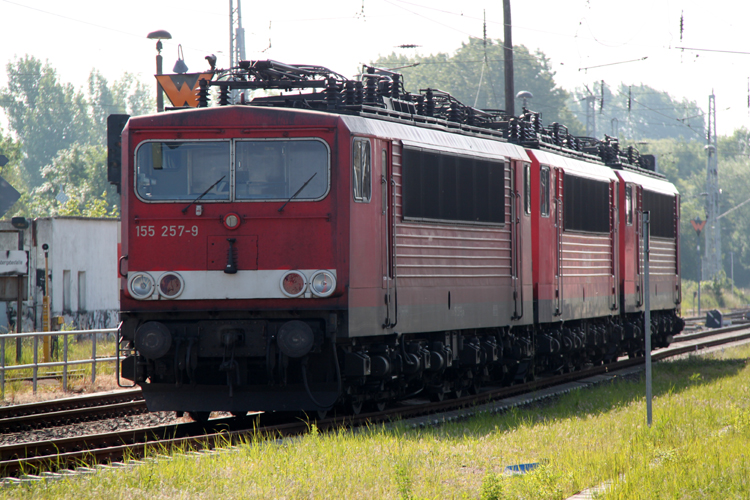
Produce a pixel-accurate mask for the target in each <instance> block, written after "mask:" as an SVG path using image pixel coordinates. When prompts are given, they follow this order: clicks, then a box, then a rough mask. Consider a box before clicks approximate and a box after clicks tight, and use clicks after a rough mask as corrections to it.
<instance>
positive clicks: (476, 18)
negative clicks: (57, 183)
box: [0, 0, 750, 137]
mask: <svg viewBox="0 0 750 500" xmlns="http://www.w3.org/2000/svg"><path fill="white" fill-rule="evenodd" d="M238 1H241V0H234V6H235V8H236V4H237V2H238ZM229 4H230V2H229V1H228V0H224V1H221V0H214V1H210V2H209V1H205V0H204V1H197V0H177V1H169V2H166V1H163V0H148V1H146V0H128V1H127V2H112V1H107V0H96V1H94V0H67V1H65V2H60V1H59V0H0V62H1V63H2V64H3V69H2V70H0V85H5V84H6V83H7V79H6V76H5V70H4V67H5V65H6V64H7V63H9V62H12V61H14V60H15V59H16V58H18V57H22V56H24V55H25V54H29V55H33V56H35V57H37V58H39V59H41V60H43V61H44V60H46V61H48V62H49V63H50V65H51V66H52V67H53V68H55V69H56V70H57V72H58V75H59V78H60V80H61V81H63V82H69V83H72V84H73V85H75V86H76V87H78V88H84V87H85V85H86V81H87V78H88V75H89V74H90V72H91V70H92V69H94V68H96V69H97V70H99V71H100V72H101V73H102V74H103V75H104V76H105V78H107V79H108V80H109V81H110V82H111V81H113V80H115V79H118V78H120V77H121V76H122V75H123V74H124V73H125V72H130V73H134V74H136V75H138V76H139V77H140V78H141V79H142V80H143V81H144V82H146V83H148V84H153V82H154V78H153V74H154V73H155V66H156V63H155V56H156V49H155V41H154V40H149V39H148V38H147V37H146V36H147V34H148V33H149V32H152V31H155V30H167V31H169V32H170V33H171V35H172V39H171V40H164V41H163V44H164V49H163V50H162V55H163V57H164V70H165V72H171V70H172V67H173V66H174V63H175V61H176V59H177V55H178V44H181V45H182V49H183V52H184V56H185V62H186V64H187V66H188V68H189V71H191V72H194V71H196V72H197V71H202V70H206V69H208V65H207V63H206V61H205V60H204V57H205V56H206V55H208V54H215V55H216V56H217V57H218V63H217V66H218V67H220V68H222V67H226V66H228V62H229V57H228V52H229V11H230V9H229ZM241 9H242V10H241V14H242V25H243V28H244V29H245V37H246V56H247V58H248V59H275V60H278V61H282V62H286V63H292V64H315V65H321V66H326V67H328V68H330V69H332V70H334V71H336V72H338V73H341V74H343V75H345V76H354V75H355V74H356V73H358V71H359V70H360V68H361V66H362V64H364V63H368V62H370V61H372V60H375V59H376V58H377V57H379V56H381V55H383V56H385V55H389V54H391V53H392V52H396V53H399V54H406V55H429V54H435V53H438V52H443V53H449V54H451V53H453V52H454V51H455V50H456V49H458V48H459V47H460V46H461V43H464V42H466V41H468V39H469V37H477V38H481V37H482V36H483V19H485V18H486V27H487V37H488V38H493V39H502V38H503V12H502V2H500V1H498V0H495V1H493V2H480V1H476V0H464V1H462V2H456V1H448V0H408V1H407V0H321V1H317V2H311V1H298V0H287V1H283V2H269V1H267V0H266V1H263V2H257V1H255V2H250V1H248V0H245V1H244V2H242V5H241ZM511 11H512V25H513V35H512V36H513V43H514V44H515V45H525V46H527V47H529V48H530V49H532V50H540V51H542V52H544V53H545V54H546V55H547V57H548V58H549V59H550V61H551V68H552V70H553V71H554V72H555V73H556V82H557V84H558V85H559V86H561V87H563V88H565V89H567V90H573V89H575V88H579V87H583V86H584V85H586V86H588V87H589V88H593V86H594V85H598V82H600V81H602V80H604V81H605V82H606V84H607V85H609V86H610V87H617V86H619V84H620V83H621V82H622V83H624V84H626V85H637V84H645V85H649V86H651V87H653V88H655V89H657V90H661V91H666V92H669V93H670V94H671V95H672V96H673V97H676V98H678V99H682V98H686V99H689V100H691V101H695V102H696V103H697V104H698V105H699V106H700V108H701V109H702V110H703V111H702V112H704V113H705V112H706V111H707V109H708V101H709V95H710V94H711V93H712V92H713V93H714V95H715V96H716V97H715V99H716V122H717V129H718V132H719V134H722V135H728V134H731V133H732V131H733V130H735V129H737V128H739V127H748V128H750V123H749V122H750V109H749V108H748V101H749V99H750V97H749V93H750V90H749V88H748V87H749V86H750V80H749V78H750V37H748V36H747V28H746V22H747V19H749V18H750V2H749V3H748V4H745V3H744V2H736V1H733V2H731V3H730V1H729V0H715V1H714V2H705V1H697V0H686V1H683V2H675V1H672V0H667V1H664V0H656V1H654V0H650V1H649V0H630V1H627V2H613V1H612V0H565V1H559V0H558V1H554V2H553V1H550V0H546V1H533V0H525V1H513V0H511ZM681 19H682V21H683V24H682V26H683V28H682V30H681V28H680V21H681ZM403 44H413V45H418V47H417V48H412V49H402V48H398V46H399V45H403ZM518 90H522V89H518V88H517V89H516V91H518ZM623 99H625V97H623ZM530 107H531V108H533V104H532V105H531V106H530ZM690 112H694V110H693V111H690ZM687 115H688V112H687V111H686V113H685V116H684V117H685V118H689V116H687ZM2 123H3V122H2V121H0V124H2ZM3 127H4V128H7V127H6V126H5V125H3ZM690 134H691V133H690V131H689V130H687V129H686V136H688V135H690ZM693 137H695V135H693Z"/></svg>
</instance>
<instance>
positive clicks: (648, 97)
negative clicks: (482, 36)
mask: <svg viewBox="0 0 750 500" xmlns="http://www.w3.org/2000/svg"><path fill="white" fill-rule="evenodd" d="M591 96H593V102H594V108H595V109H594V111H595V113H594V117H595V120H596V137H599V138H601V137H604V134H607V135H610V136H613V137H627V138H628V139H631V140H643V139H649V140H651V139H666V138H673V139H678V138H681V137H682V138H686V139H687V140H694V139H700V138H702V137H703V136H704V134H705V132H704V131H705V118H704V114H703V111H702V110H701V109H700V107H699V106H698V104H697V103H695V102H693V101H689V100H687V99H682V100H677V99H675V98H673V97H672V96H670V95H669V93H667V92H663V91H659V90H656V89H654V88H652V87H649V86H648V85H631V86H628V85H625V84H620V86H619V88H617V89H616V90H615V89H612V88H611V87H610V86H609V85H607V83H606V82H601V83H598V84H596V85H594V86H592V87H583V88H580V87H579V88H577V89H576V90H575V91H573V92H572V93H571V95H570V99H568V106H569V107H570V109H571V110H572V112H573V113H574V114H575V115H576V117H577V118H578V119H579V120H580V121H581V123H584V124H585V123H586V116H587V114H586V110H587V107H588V106H589V105H590V104H589V99H588V98H589V97H591ZM628 103H630V106H629V107H628ZM588 133H589V135H594V134H593V133H592V132H591V131H589V132H588Z"/></svg>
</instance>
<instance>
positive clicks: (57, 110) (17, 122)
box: [0, 55, 92, 186]
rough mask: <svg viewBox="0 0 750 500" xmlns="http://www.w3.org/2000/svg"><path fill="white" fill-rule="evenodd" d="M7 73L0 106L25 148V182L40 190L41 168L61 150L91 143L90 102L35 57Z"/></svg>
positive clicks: (10, 65) (19, 61)
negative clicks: (38, 187) (76, 144)
mask: <svg viewBox="0 0 750 500" xmlns="http://www.w3.org/2000/svg"><path fill="white" fill-rule="evenodd" d="M7 73H8V87H7V90H4V91H2V92H0V106H2V107H3V108H4V109H5V112H6V114H7V116H8V122H9V124H10V128H11V130H12V131H13V132H14V133H15V135H16V137H17V138H18V141H19V143H20V144H22V149H23V153H24V158H23V161H22V168H23V173H24V178H25V180H26V182H27V184H28V185H29V186H37V185H39V184H40V183H41V182H42V177H41V168H42V167H43V166H44V165H46V164H47V163H49V161H50V160H51V159H52V158H53V157H54V156H55V154H56V153H57V152H58V151H59V150H61V149H65V148H67V147H69V146H70V145H72V144H73V143H75V142H78V143H81V144H87V143H88V142H89V140H90V137H91V136H90V131H91V125H92V123H91V120H90V118H89V115H88V112H87V111H88V110H87V103H86V99H85V97H84V95H83V94H82V93H81V92H77V91H76V90H75V89H74V88H73V86H72V85H70V84H64V85H63V84H61V83H60V82H59V81H58V78H57V72H56V71H55V70H54V69H53V68H52V67H51V66H50V65H49V63H44V64H42V62H41V61H40V60H39V59H36V58H34V57H32V56H28V55H27V56H24V57H23V58H22V59H17V60H16V61H14V62H11V63H8V65H7Z"/></svg>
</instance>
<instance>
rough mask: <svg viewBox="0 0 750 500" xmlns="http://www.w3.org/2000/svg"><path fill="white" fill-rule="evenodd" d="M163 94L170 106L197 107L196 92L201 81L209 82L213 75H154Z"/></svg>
mask: <svg viewBox="0 0 750 500" xmlns="http://www.w3.org/2000/svg"><path fill="white" fill-rule="evenodd" d="M154 76H156V81H158V82H159V85H161V88H162V89H163V90H164V93H166V94H167V97H169V100H170V101H171V102H172V106H174V107H176V108H179V107H182V106H190V107H193V108H195V107H197V106H198V95H197V90H198V88H199V87H200V83H199V82H200V81H201V80H211V78H212V77H213V76H214V74H213V73H184V74H180V75H154Z"/></svg>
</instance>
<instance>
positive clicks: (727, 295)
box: [682, 279, 750, 316]
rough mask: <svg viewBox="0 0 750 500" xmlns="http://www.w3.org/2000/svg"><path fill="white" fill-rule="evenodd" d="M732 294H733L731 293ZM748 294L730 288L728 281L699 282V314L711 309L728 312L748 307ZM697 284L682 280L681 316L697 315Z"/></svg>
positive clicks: (742, 289) (740, 289)
mask: <svg viewBox="0 0 750 500" xmlns="http://www.w3.org/2000/svg"><path fill="white" fill-rule="evenodd" d="M732 292H734V293H732ZM748 297H750V294H748V291H747V290H746V289H744V288H737V287H732V286H731V283H730V281H729V280H726V279H724V280H715V281H712V280H707V281H702V282H701V314H703V315H705V313H706V312H707V311H710V310H711V309H719V310H721V311H723V312H729V311H730V310H732V309H743V308H746V307H747V306H748V303H750V300H748ZM697 306H698V283H697V282H696V281H690V280H682V315H683V316H695V315H697V314H698V308H697Z"/></svg>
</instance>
